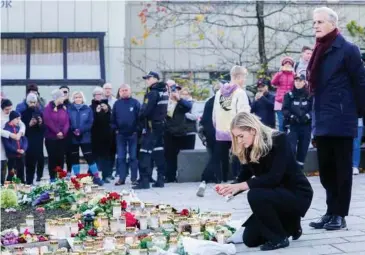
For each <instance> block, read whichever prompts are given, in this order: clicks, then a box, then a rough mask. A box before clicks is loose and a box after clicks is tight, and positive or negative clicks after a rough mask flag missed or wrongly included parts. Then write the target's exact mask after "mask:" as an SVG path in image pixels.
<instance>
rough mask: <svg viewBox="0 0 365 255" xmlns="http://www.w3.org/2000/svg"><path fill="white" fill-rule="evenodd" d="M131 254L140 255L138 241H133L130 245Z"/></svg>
mask: <svg viewBox="0 0 365 255" xmlns="http://www.w3.org/2000/svg"><path fill="white" fill-rule="evenodd" d="M129 254H130V255H140V253H139V245H138V244H137V243H133V244H131V245H130V246H129Z"/></svg>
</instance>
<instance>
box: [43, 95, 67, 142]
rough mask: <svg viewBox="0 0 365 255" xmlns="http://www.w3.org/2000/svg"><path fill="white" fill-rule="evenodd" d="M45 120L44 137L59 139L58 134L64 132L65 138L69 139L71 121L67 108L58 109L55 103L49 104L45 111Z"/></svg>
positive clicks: (62, 106)
mask: <svg viewBox="0 0 365 255" xmlns="http://www.w3.org/2000/svg"><path fill="white" fill-rule="evenodd" d="M43 120H44V125H45V127H46V132H45V135H44V136H45V138H46V139H51V140H56V139H58V137H57V134H58V133H59V132H62V134H63V137H64V138H65V137H67V134H68V132H69V128H70V120H69V116H68V112H67V108H66V106H64V105H58V106H57V107H56V105H55V103H54V101H51V102H49V104H48V105H47V106H46V108H45V109H44V113H43Z"/></svg>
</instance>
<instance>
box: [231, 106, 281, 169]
mask: <svg viewBox="0 0 365 255" xmlns="http://www.w3.org/2000/svg"><path fill="white" fill-rule="evenodd" d="M233 129H241V130H245V131H255V137H254V139H253V144H252V146H251V148H250V154H249V155H248V154H247V149H246V148H244V147H243V146H242V145H239V144H238V143H237V139H236V138H235V137H234V136H233V133H232V130H233ZM274 132H275V130H274V129H272V128H270V127H268V126H265V125H264V124H262V123H261V121H260V120H259V118H258V117H257V116H256V115H254V114H252V113H248V112H240V113H238V114H237V115H236V117H234V119H233V120H232V122H231V135H232V153H233V154H234V155H236V156H237V157H238V158H239V160H240V161H241V163H242V164H246V163H247V162H248V160H249V161H250V162H254V163H258V162H259V160H260V158H262V157H264V156H265V155H267V154H268V153H269V151H270V150H271V148H272V135H273V133H274ZM248 158H249V159H248Z"/></svg>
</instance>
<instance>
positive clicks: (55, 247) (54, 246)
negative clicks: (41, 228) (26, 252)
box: [49, 240, 58, 252]
mask: <svg viewBox="0 0 365 255" xmlns="http://www.w3.org/2000/svg"><path fill="white" fill-rule="evenodd" d="M49 249H50V251H51V252H56V251H57V250H58V241H57V240H51V241H50V242H49Z"/></svg>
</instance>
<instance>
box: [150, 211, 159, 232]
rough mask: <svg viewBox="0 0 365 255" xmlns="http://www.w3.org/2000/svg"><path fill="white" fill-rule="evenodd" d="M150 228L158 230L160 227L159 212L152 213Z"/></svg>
mask: <svg viewBox="0 0 365 255" xmlns="http://www.w3.org/2000/svg"><path fill="white" fill-rule="evenodd" d="M150 227H151V228H152V229H156V228H158V227H159V221H158V211H156V210H155V211H151V217H150Z"/></svg>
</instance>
